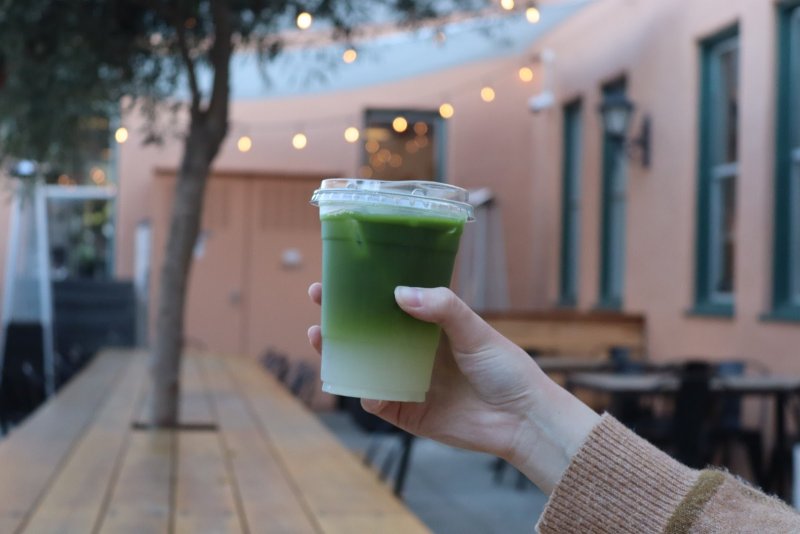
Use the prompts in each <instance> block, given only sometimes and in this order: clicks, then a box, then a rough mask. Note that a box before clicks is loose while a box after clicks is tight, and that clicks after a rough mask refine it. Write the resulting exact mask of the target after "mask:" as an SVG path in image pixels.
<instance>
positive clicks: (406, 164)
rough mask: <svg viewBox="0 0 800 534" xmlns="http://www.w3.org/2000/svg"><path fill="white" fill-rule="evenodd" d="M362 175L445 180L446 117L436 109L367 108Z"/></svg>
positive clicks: (384, 178) (395, 178)
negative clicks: (443, 118)
mask: <svg viewBox="0 0 800 534" xmlns="http://www.w3.org/2000/svg"><path fill="white" fill-rule="evenodd" d="M365 123H366V128H365V134H364V145H363V146H364V155H363V164H362V166H361V169H360V173H359V174H360V175H361V176H363V177H364V178H374V179H376V180H436V181H443V180H444V175H445V173H444V121H443V120H442V119H441V118H440V116H439V113H437V112H435V111H413V110H367V112H366V117H365Z"/></svg>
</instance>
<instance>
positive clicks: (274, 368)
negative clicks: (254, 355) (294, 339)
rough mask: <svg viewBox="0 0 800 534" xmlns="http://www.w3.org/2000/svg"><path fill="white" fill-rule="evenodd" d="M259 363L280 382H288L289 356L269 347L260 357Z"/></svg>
mask: <svg viewBox="0 0 800 534" xmlns="http://www.w3.org/2000/svg"><path fill="white" fill-rule="evenodd" d="M261 364H262V365H263V366H264V367H266V368H267V370H268V371H269V372H270V373H271V374H272V375H273V376H275V378H277V379H278V381H280V382H281V383H282V384H284V385H286V384H288V380H289V358H288V357H287V356H286V355H285V354H283V353H281V352H278V351H277V350H275V349H274V348H272V347H269V348H268V349H267V351H266V352H265V353H264V355H263V356H262V357H261Z"/></svg>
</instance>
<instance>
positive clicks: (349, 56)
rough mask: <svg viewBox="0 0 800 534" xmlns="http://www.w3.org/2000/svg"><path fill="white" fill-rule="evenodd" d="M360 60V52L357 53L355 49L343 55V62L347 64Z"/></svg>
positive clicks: (350, 49)
mask: <svg viewBox="0 0 800 534" xmlns="http://www.w3.org/2000/svg"><path fill="white" fill-rule="evenodd" d="M357 58H358V52H356V49H355V48H348V49H347V50H345V51H344V53H343V54H342V61H344V62H345V63H347V64H350V63H352V62H354V61H355V60H356V59H357Z"/></svg>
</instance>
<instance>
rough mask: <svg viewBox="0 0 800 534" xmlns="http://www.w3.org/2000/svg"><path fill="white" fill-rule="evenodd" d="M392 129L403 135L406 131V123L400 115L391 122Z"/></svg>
mask: <svg viewBox="0 0 800 534" xmlns="http://www.w3.org/2000/svg"><path fill="white" fill-rule="evenodd" d="M392 128H394V131H395V132H397V133H403V132H405V131H406V130H407V129H408V121H407V120H406V118H405V117H403V116H402V115H398V116H397V117H395V118H394V120H393V121H392Z"/></svg>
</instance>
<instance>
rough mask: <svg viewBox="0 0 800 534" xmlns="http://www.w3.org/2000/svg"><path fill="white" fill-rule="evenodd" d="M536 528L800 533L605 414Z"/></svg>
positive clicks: (750, 496)
mask: <svg viewBox="0 0 800 534" xmlns="http://www.w3.org/2000/svg"><path fill="white" fill-rule="evenodd" d="M538 530H539V532H541V533H542V534H549V533H560V532H587V533H591V532H616V533H619V534H634V533H636V534H638V533H641V532H665V533H668V534H674V533H678V532H681V533H692V532H703V533H708V534H716V533H719V534H722V533H726V532H764V533H777V532H800V516H798V515H797V514H796V512H795V511H794V510H792V509H791V508H789V507H788V506H786V505H785V504H784V503H782V502H780V501H778V500H777V499H775V498H772V497H767V496H766V495H764V494H763V493H761V492H759V491H757V490H756V489H754V488H751V487H749V486H747V485H745V484H744V483H743V482H741V481H739V480H737V479H735V478H734V477H732V476H731V475H729V474H727V473H725V472H723V471H716V470H705V471H695V470H693V469H689V468H688V467H686V466H684V465H681V464H680V463H678V462H676V461H675V460H673V459H672V458H670V457H669V456H667V455H666V454H664V453H663V452H661V451H660V450H658V449H657V448H655V447H654V446H653V445H651V444H650V443H648V442H647V441H645V440H643V439H641V438H640V437H638V436H636V435H635V434H634V433H633V432H631V431H630V430H628V429H627V428H625V427H624V426H623V425H622V424H620V423H619V422H618V421H616V420H614V419H613V418H612V417H610V416H605V417H604V418H603V419H602V420H601V422H600V423H599V424H597V425H595V427H594V428H593V429H592V430H591V432H590V433H589V435H588V437H586V440H585V442H584V443H583V445H582V446H581V447H580V448H579V450H578V452H577V453H576V454H574V455H573V457H572V462H571V463H570V465H569V467H568V468H567V469H566V471H564V472H563V474H562V477H561V480H560V481H559V483H558V484H557V486H556V488H555V490H554V491H553V492H552V495H551V497H550V502H549V503H548V505H547V507H546V508H545V511H544V513H543V514H542V518H541V519H540V521H539V524H538Z"/></svg>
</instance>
